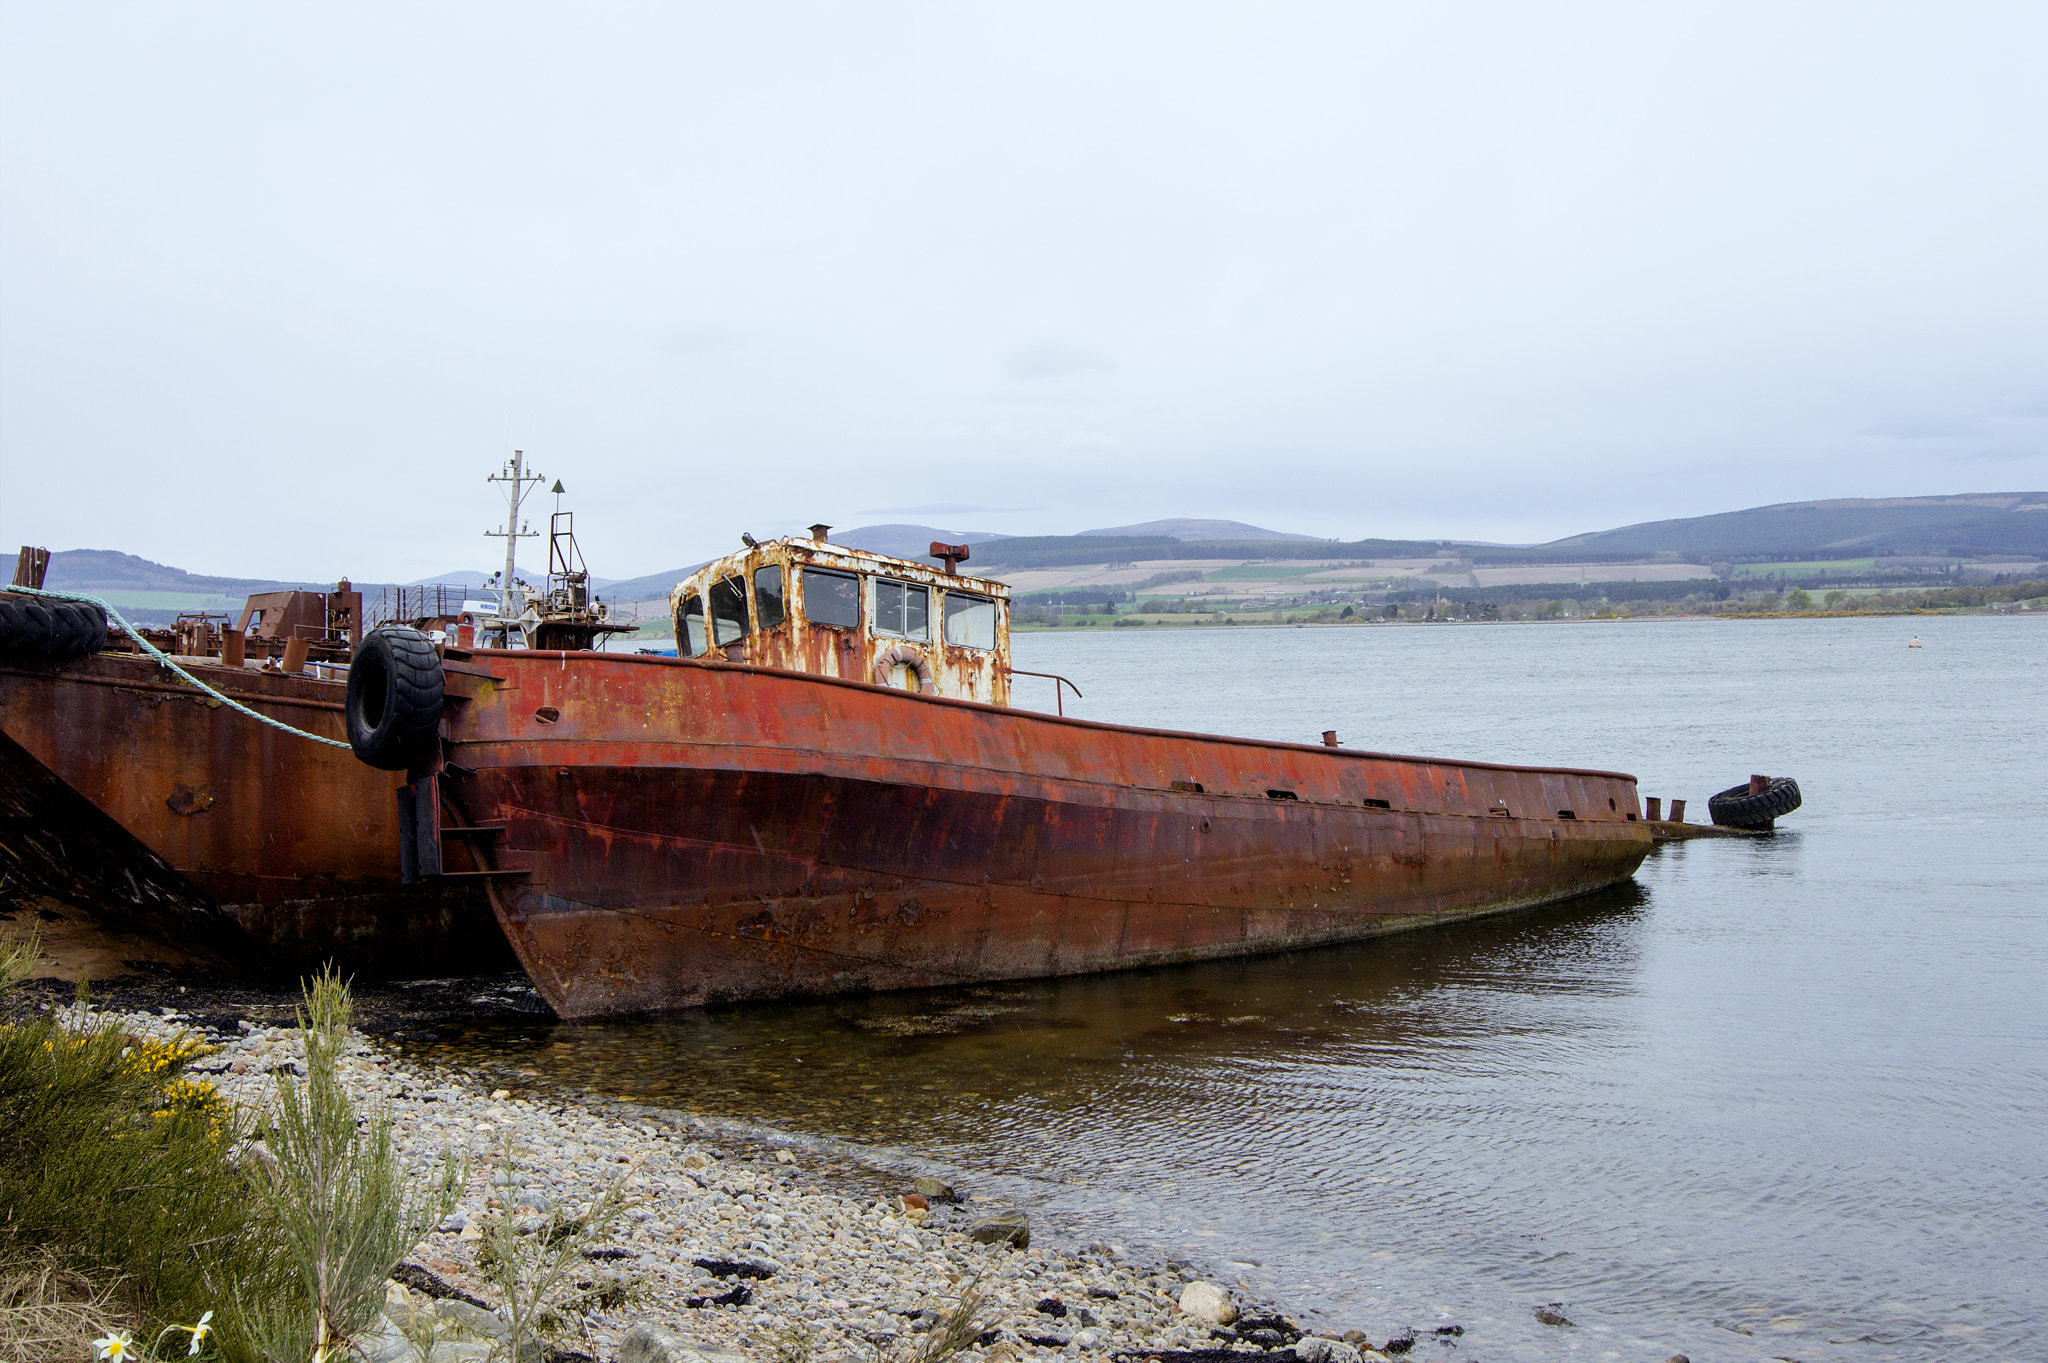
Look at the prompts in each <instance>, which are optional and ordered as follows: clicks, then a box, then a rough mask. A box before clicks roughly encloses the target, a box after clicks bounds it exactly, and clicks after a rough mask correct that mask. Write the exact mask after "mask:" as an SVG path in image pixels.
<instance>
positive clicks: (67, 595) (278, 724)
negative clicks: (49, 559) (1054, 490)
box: [0, 587, 348, 748]
mask: <svg viewBox="0 0 2048 1363" xmlns="http://www.w3.org/2000/svg"><path fill="white" fill-rule="evenodd" d="M0 592H21V593H23V594H25V595H28V596H41V597H47V598H49V599H50V600H52V601H79V602H83V603H84V604H86V605H88V606H98V607H99V608H100V609H101V610H103V611H105V612H106V613H107V618H108V619H109V620H112V621H113V622H114V623H115V624H117V625H119V626H120V627H121V629H122V630H123V631H124V632H125V633H126V634H127V635H128V637H129V638H131V639H133V640H134V641H135V642H136V644H137V646H139V647H140V648H141V649H142V651H143V652H144V653H147V654H148V655H149V656H150V657H152V658H154V659H156V660H157V661H158V662H159V663H161V664H163V665H164V666H165V667H167V668H169V669H170V670H171V671H173V672H175V673H177V674H178V676H180V677H181V678H183V679H184V680H185V681H187V682H190V683H191V684H192V685H193V686H196V687H198V688H199V689H200V690H201V691H204V692H205V693H206V694H207V695H209V696H212V697H213V698H214V699H215V700H217V701H219V702H220V703H221V704H222V705H225V706H227V707H228V708H229V709H230V710H238V711H240V712H241V713H243V714H245V715H247V716H248V717H249V718H251V719H253V720H255V721H256V722H257V723H258V724H268V725H269V726H270V727H271V728H273V729H282V730H283V731H284V732H286V733H288V734H293V735H296V736H297V737H299V738H305V739H310V740H312V741H313V742H315V743H325V744H326V745H327V746H328V747H330V748H346V747H348V744H346V743H343V742H341V741H340V740H338V739H333V738H323V737H321V736H320V735H319V734H309V733H307V732H306V731H305V730H304V729H294V728H293V727H292V726H291V725H289V724H286V723H284V722H282V721H280V720H275V719H272V718H271V717H270V716H269V715H259V714H257V713H256V712H255V711H254V710H251V709H250V708H249V707H248V706H246V705H244V704H242V702H240V701H238V700H236V699H235V698H234V697H233V696H224V695H222V694H221V693H220V692H218V691H216V690H214V689H213V688H212V687H211V686H208V685H207V684H206V683H205V682H203V681H201V680H199V678H197V677H195V676H193V675H192V674H191V673H190V672H187V671H186V670H185V669H184V668H182V667H180V666H178V664H177V663H175V662H174V661H172V659H171V655H170V654H168V653H165V652H164V651H163V650H162V649H160V648H158V647H157V646H156V645H155V644H152V643H151V642H150V641H149V640H147V639H145V638H143V637H142V636H141V635H140V634H138V633H137V632H136V630H135V626H133V625H131V624H129V623H128V622H127V621H126V620H123V619H122V618H121V612H119V611H117V610H115V609H114V608H113V607H112V606H109V605H108V604H107V603H106V602H104V601H102V600H100V599H99V598H98V597H97V596H87V595H86V594H85V593H83V592H52V591H45V590H43V589H42V588H41V587H0Z"/></svg>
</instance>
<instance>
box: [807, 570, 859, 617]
mask: <svg viewBox="0 0 2048 1363" xmlns="http://www.w3.org/2000/svg"><path fill="white" fill-rule="evenodd" d="M804 618H805V619H807V620H809V621H810V622H811V623H812V624H814V625H836V626H838V627H839V628H840V629H858V628H859V627H860V579H859V578H857V577H855V576H854V575H853V574H852V573H835V572H833V571H832V570H831V569H829V568H806V569H804Z"/></svg>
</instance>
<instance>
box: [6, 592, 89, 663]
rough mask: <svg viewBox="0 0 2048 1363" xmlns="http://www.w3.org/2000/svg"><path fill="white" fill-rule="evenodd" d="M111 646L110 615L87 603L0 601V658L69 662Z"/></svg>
mask: <svg viewBox="0 0 2048 1363" xmlns="http://www.w3.org/2000/svg"><path fill="white" fill-rule="evenodd" d="M106 642H107V615H106V612H105V611H103V610H101V609H100V608H99V607H98V606H88V605H86V604H85V603H84V602H83V601H52V602H49V603H47V604H45V603H44V602H41V601H35V600H30V599H28V598H25V597H9V598H7V599H4V600H0V657H5V658H9V659H12V660H14V661H17V662H46V663H47V662H57V663H61V662H69V661H70V660H71V659H73V658H84V657H88V656H90V655H91V654H94V653H97V652H99V651H100V650H101V649H102V648H104V647H105V646H106Z"/></svg>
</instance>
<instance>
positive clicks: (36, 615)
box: [21, 601, 61, 662]
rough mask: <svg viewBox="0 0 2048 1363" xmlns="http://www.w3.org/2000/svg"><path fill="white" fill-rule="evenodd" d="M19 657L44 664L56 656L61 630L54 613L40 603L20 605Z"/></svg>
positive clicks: (33, 602)
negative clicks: (20, 632) (20, 636)
mask: <svg viewBox="0 0 2048 1363" xmlns="http://www.w3.org/2000/svg"><path fill="white" fill-rule="evenodd" d="M21 621H22V639H21V656H22V657H24V658H32V659H34V660H35V661H37V662H44V661H47V660H48V659H50V658H54V657H55V656H56V655H57V647H56V645H57V640H58V638H59V635H60V634H61V630H60V628H59V626H58V624H57V616H56V613H55V612H53V611H52V610H51V609H50V608H49V607H48V606H46V605H44V604H43V603H42V602H40V601H24V602H22V603H21Z"/></svg>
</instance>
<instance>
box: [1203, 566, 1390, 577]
mask: <svg viewBox="0 0 2048 1363" xmlns="http://www.w3.org/2000/svg"><path fill="white" fill-rule="evenodd" d="M1343 571H1347V570H1346V569H1344V568H1343V567H1342V566H1341V565H1338V564H1331V563H1296V564H1292V565H1289V564H1283V563H1247V564H1246V565H1245V566H1244V567H1242V568H1218V569H1217V570H1216V571H1215V572H1213V573H1209V574H1207V575H1206V576H1204V577H1203V578H1202V580H1203V581H1204V582H1288V581H1294V580H1298V579H1305V578H1307V577H1308V576H1309V575H1310V574H1312V573H1329V572H1343ZM1348 571H1350V572H1352V573H1355V574H1356V575H1357V576H1358V579H1359V580H1360V581H1364V580H1366V579H1368V578H1378V577H1385V576H1386V574H1385V573H1381V572H1375V571H1374V570H1373V569H1371V568H1352V569H1349V570H1348Z"/></svg>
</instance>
